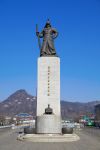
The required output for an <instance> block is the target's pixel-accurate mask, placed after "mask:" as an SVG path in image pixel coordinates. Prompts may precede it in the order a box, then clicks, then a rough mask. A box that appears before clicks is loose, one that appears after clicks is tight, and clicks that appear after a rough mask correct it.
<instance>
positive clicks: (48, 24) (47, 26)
mask: <svg viewBox="0 0 100 150" xmlns="http://www.w3.org/2000/svg"><path fill="white" fill-rule="evenodd" d="M50 27H51V24H50V20H49V19H48V20H47V22H46V24H45V28H50Z"/></svg>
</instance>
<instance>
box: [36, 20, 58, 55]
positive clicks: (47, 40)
mask: <svg viewBox="0 0 100 150" xmlns="http://www.w3.org/2000/svg"><path fill="white" fill-rule="evenodd" d="M36 35H37V36H38V38H43V43H42V47H40V56H57V55H56V51H55V47H54V39H55V38H56V37H57V36H58V32H57V31H56V29H54V28H52V27H51V24H50V21H49V20H48V21H47V22H46V25H45V27H44V29H43V30H42V32H40V33H39V32H38V31H36Z"/></svg>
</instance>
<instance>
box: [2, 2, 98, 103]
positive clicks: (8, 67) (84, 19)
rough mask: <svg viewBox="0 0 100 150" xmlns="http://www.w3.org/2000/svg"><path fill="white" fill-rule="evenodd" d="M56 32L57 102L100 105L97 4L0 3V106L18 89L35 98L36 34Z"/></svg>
mask: <svg viewBox="0 0 100 150" xmlns="http://www.w3.org/2000/svg"><path fill="white" fill-rule="evenodd" d="M47 18H50V20H51V23H52V26H53V27H56V29H57V30H58V31H59V37H58V38H57V39H56V40H55V47H56V50H57V53H58V55H59V56H60V58H61V99H64V100H68V101H80V102H86V101H92V100H100V0H84V1H81V0H50V1H48V0H42V1H41V0H40V1H39V0H38V1H35V0H9V1H8V0H0V100H4V99H5V98H7V97H8V96H9V95H10V94H12V93H13V92H15V91H16V90H19V89H26V90H27V91H28V92H29V93H30V94H32V95H35V94H36V84H37V81H36V80H37V58H38V56H39V48H38V43H37V37H36V36H35V25H36V23H38V25H39V31H41V29H42V28H43V27H44V25H45V22H46V20H47Z"/></svg>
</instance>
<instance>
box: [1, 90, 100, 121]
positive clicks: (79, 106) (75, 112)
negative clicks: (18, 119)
mask: <svg viewBox="0 0 100 150" xmlns="http://www.w3.org/2000/svg"><path fill="white" fill-rule="evenodd" d="M36 100H37V98H36V96H32V95H31V94H28V93H27V92H26V90H24V89H20V90H17V91H16V92H14V93H13V94H11V95H10V96H9V97H8V98H7V99H5V100H4V101H2V102H0V114H1V115H7V116H14V115H16V114H18V113H21V112H25V113H29V114H31V115H33V116H34V118H35V116H36ZM97 104H100V101H92V102H87V103H82V102H69V101H64V100H61V113H62V117H63V118H77V117H79V116H80V115H83V114H89V113H94V106H95V105H97Z"/></svg>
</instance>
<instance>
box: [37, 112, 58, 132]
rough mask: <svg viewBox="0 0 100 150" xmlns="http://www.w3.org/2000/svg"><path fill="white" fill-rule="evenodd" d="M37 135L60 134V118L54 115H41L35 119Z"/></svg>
mask: <svg viewBox="0 0 100 150" xmlns="http://www.w3.org/2000/svg"><path fill="white" fill-rule="evenodd" d="M36 133H37V134H61V118H60V116H56V115H46V114H44V115H41V116H37V119H36Z"/></svg>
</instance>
